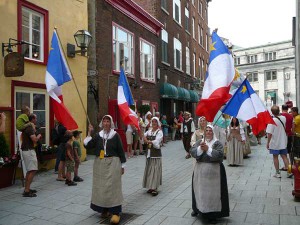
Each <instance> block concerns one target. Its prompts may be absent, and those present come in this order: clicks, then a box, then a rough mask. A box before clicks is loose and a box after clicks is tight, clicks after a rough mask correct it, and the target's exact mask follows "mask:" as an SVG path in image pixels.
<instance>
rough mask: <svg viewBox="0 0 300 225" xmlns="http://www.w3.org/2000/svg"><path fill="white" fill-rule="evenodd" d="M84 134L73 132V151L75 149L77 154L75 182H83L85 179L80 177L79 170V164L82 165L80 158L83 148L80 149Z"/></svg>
mask: <svg viewBox="0 0 300 225" xmlns="http://www.w3.org/2000/svg"><path fill="white" fill-rule="evenodd" d="M81 133H82V132H81V131H78V130H75V131H74V132H73V136H74V139H75V140H74V141H73V149H74V153H75V169H74V179H73V181H75V182H81V181H83V179H82V178H81V177H79V176H78V168H79V164H80V158H81V147H80V143H79V141H80V134H81Z"/></svg>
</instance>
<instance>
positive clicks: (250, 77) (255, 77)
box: [247, 72, 258, 82]
mask: <svg viewBox="0 0 300 225" xmlns="http://www.w3.org/2000/svg"><path fill="white" fill-rule="evenodd" d="M247 78H248V80H249V82H257V81H258V73H257V72H253V73H248V74H247Z"/></svg>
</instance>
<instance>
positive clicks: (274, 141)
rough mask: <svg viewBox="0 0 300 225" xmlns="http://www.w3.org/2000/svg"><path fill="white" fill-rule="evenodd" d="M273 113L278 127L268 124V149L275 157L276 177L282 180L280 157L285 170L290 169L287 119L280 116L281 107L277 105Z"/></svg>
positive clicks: (272, 109) (274, 106) (272, 108)
mask: <svg viewBox="0 0 300 225" xmlns="http://www.w3.org/2000/svg"><path fill="white" fill-rule="evenodd" d="M271 112H272V114H273V120H274V122H275V123H276V125H274V124H268V126H267V130H266V132H267V136H268V142H267V149H268V150H269V151H270V154H272V155H273V162H274V167H275V170H276V173H275V175H274V177H276V178H281V174H280V170H279V160H278V155H280V156H281V158H282V160H283V162H284V166H285V168H288V165H289V162H288V159H287V149H286V147H287V136H286V133H285V124H286V119H285V117H284V116H281V115H280V114H279V107H278V106H277V105H273V106H272V107H271ZM289 176H290V174H289V173H287V177H289Z"/></svg>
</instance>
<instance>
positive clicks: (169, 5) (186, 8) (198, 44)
mask: <svg viewBox="0 0 300 225" xmlns="http://www.w3.org/2000/svg"><path fill="white" fill-rule="evenodd" d="M135 2H136V3H138V4H139V5H140V6H142V7H143V8H144V9H145V10H146V11H148V12H149V13H150V14H151V15H152V16H154V17H155V18H156V19H158V20H159V21H160V22H161V23H162V24H163V25H164V28H163V30H162V32H161V35H160V41H159V44H158V46H157V51H158V54H157V55H158V57H157V67H158V73H159V74H160V78H161V79H160V111H161V112H162V114H166V115H167V117H170V116H173V115H174V114H178V112H179V111H183V110H188V111H190V112H191V113H192V115H193V116H195V115H194V112H195V108H196V105H197V102H198V100H199V96H201V90H202V87H203V82H204V76H205V71H206V68H207V64H208V58H209V52H208V51H209V47H208V46H209V39H210V34H209V28H208V20H207V11H208V2H209V0H172V1H167V0H135Z"/></svg>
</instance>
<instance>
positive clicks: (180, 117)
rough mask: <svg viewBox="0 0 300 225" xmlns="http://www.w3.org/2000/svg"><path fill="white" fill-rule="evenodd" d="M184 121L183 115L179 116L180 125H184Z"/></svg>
mask: <svg viewBox="0 0 300 225" xmlns="http://www.w3.org/2000/svg"><path fill="white" fill-rule="evenodd" d="M183 121H184V119H183V116H182V115H179V116H178V123H183Z"/></svg>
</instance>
